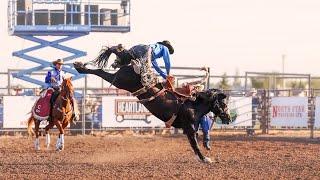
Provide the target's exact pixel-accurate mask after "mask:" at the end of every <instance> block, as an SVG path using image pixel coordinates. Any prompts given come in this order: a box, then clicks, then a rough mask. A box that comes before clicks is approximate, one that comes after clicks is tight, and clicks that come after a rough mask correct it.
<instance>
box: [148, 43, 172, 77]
mask: <svg viewBox="0 0 320 180" xmlns="http://www.w3.org/2000/svg"><path fill="white" fill-rule="evenodd" d="M150 47H151V48H152V56H151V62H152V65H153V68H154V69H155V70H156V71H157V72H158V73H159V74H160V76H162V77H163V78H164V79H166V78H167V75H169V73H170V68H171V64H170V53H169V49H168V48H167V47H166V46H164V45H162V44H159V43H156V44H151V45H150ZM161 57H162V58H163V60H164V64H165V68H166V73H164V72H163V71H162V69H161V68H160V67H159V65H158V62H157V59H159V58H161Z"/></svg>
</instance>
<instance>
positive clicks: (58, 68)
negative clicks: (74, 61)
mask: <svg viewBox="0 0 320 180" xmlns="http://www.w3.org/2000/svg"><path fill="white" fill-rule="evenodd" d="M52 64H53V66H54V68H53V69H52V70H51V71H48V73H47V75H46V78H45V83H46V84H47V88H52V89H54V91H53V93H52V96H51V99H50V105H51V108H50V115H49V120H50V119H51V115H52V106H53V104H54V102H55V100H56V99H57V97H58V96H59V94H60V91H61V84H62V82H63V79H64V78H65V73H64V72H63V71H62V65H63V64H64V62H63V59H57V60H55V61H53V62H52ZM72 107H73V109H74V105H73V102H72ZM73 116H74V111H73Z"/></svg>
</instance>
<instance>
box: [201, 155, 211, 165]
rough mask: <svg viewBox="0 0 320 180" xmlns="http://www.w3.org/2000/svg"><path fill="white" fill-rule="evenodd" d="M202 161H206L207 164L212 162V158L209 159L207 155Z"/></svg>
mask: <svg viewBox="0 0 320 180" xmlns="http://www.w3.org/2000/svg"><path fill="white" fill-rule="evenodd" d="M202 162H204V163H207V164H210V163H212V160H211V159H210V158H208V157H205V158H204V159H203V160H202Z"/></svg>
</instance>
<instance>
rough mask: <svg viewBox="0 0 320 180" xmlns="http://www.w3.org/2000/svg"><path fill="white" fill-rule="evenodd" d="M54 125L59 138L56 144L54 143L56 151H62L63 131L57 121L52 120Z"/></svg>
mask: <svg viewBox="0 0 320 180" xmlns="http://www.w3.org/2000/svg"><path fill="white" fill-rule="evenodd" d="M54 124H55V125H56V126H57V128H58V130H59V132H60V134H59V137H58V139H57V143H56V150H57V151H62V150H63V149H64V130H63V128H62V125H61V123H60V121H59V120H57V119H54Z"/></svg>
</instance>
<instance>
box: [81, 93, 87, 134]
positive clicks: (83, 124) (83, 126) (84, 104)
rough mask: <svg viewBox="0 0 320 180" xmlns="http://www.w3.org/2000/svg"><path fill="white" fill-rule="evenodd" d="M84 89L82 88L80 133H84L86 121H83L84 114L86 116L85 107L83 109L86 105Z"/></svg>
mask: <svg viewBox="0 0 320 180" xmlns="http://www.w3.org/2000/svg"><path fill="white" fill-rule="evenodd" d="M85 92H86V91H85V90H84V89H82V108H81V109H82V135H85V134H86V123H85V120H86V119H85V118H86V117H85V116H86V112H85V111H86V109H85V106H86V94H85Z"/></svg>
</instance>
